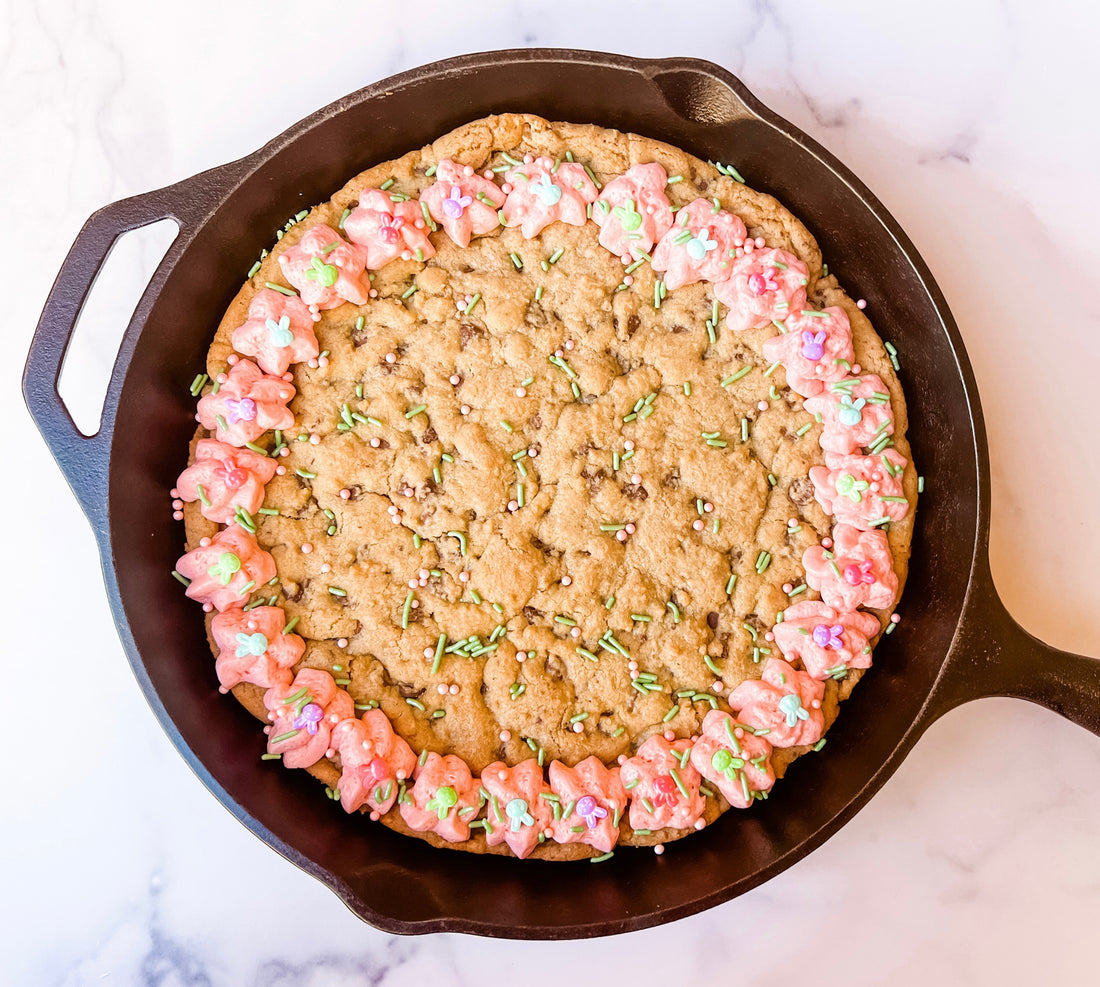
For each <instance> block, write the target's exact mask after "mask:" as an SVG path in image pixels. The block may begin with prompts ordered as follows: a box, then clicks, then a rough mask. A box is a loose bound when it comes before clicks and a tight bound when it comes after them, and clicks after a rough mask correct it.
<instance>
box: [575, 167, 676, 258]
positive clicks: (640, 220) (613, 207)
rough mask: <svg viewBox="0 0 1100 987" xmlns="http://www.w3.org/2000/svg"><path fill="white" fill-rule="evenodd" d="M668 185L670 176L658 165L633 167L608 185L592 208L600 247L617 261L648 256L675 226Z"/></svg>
mask: <svg viewBox="0 0 1100 987" xmlns="http://www.w3.org/2000/svg"><path fill="white" fill-rule="evenodd" d="M667 184H668V173H667V172H666V171H665V169H664V168H662V167H661V166H660V165H659V164H655V163H654V164H637V165H633V166H631V167H630V168H629V169H628V170H627V171H626V173H625V174H622V175H620V176H619V177H618V178H616V179H614V180H613V181H611V182H608V184H607V185H605V186H604V188H603V191H601V192H600V196H599V198H598V199H597V200H596V204H595V206H593V207H592V219H593V221H594V222H595V223H596V225H597V226H599V228H600V246H602V247H605V248H606V249H607V250H610V251H611V252H612V253H613V254H615V255H616V256H617V257H623V258H631V257H632V258H634V259H635V260H637V259H638V257H640V256H641V255H642V254H643V253H649V251H651V250H652V249H653V245H654V244H655V243H656V242H657V241H658V240H660V239H661V237H662V236H663V235H664V234H665V232H666V231H667V230H668V228H669V227H670V226H672V207H671V205H670V204H669V201H668V196H667V195H665V186H666V185H667ZM628 262H629V261H628Z"/></svg>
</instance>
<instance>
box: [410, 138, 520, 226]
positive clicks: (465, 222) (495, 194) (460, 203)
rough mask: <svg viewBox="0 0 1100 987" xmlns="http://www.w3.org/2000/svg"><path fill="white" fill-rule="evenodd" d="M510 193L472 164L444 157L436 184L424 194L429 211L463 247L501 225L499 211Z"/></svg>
mask: <svg viewBox="0 0 1100 987" xmlns="http://www.w3.org/2000/svg"><path fill="white" fill-rule="evenodd" d="M505 198H506V196H505V195H504V193H503V192H502V191H501V189H500V187H499V186H498V185H497V184H496V182H491V181H489V179H487V178H482V177H481V175H479V174H477V173H476V172H475V171H474V169H473V168H471V167H470V166H469V165H466V166H465V167H463V166H462V165H459V164H455V162H453V161H451V160H450V158H444V159H443V160H442V161H440V162H439V164H438V165H437V166H436V169H435V184H434V185H433V186H431V188H428V189H425V190H424V191H423V192H421V193H420V201H421V202H423V203H424V204H425V205H427V207H428V214H429V215H430V216H431V217H432V219H434V220H435V221H436V222H437V223H439V224H440V225H441V226H442V227H443V230H444V232H445V233H446V234H447V236H449V237H450V238H451V239H452V240H454V242H455V243H457V244H458V245H459V246H460V247H467V246H469V244H470V238H471V237H472V236H481V235H482V234H484V233H492V232H493V230H495V229H496V228H497V227H498V226H499V225H500V219H499V218H498V217H497V210H498V209H499V208H500V207H501V206H503V205H504V200H505Z"/></svg>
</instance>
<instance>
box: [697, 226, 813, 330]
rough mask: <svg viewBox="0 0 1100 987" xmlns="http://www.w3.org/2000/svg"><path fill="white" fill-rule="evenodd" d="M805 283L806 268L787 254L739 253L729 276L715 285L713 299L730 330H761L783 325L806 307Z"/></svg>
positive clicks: (768, 251)
mask: <svg viewBox="0 0 1100 987" xmlns="http://www.w3.org/2000/svg"><path fill="white" fill-rule="evenodd" d="M808 280H809V275H808V271H807V268H806V265H805V264H803V263H802V261H800V260H799V259H798V258H797V257H795V255H794V254H792V253H788V252H787V251H786V250H780V249H779V248H776V247H773V248H765V249H762V250H761V249H754V250H752V251H751V252H750V253H745V252H744V251H743V250H741V251H739V252H738V256H737V258H736V259H735V260H734V261H733V263H732V265H731V267H730V276H729V277H728V278H727V279H726V280H724V281H721V282H719V283H718V284H717V285H715V287H714V296H715V297H716V298H717V299H718V300H719V301H720V302H721V303H722V304H723V305H725V306H727V308H728V309H729V311H728V312H727V313H726V325H727V326H728V327H729V328H730V329H735V330H740V329H761V328H763V327H764V326H767V325H771V323H772V322H773V321H774V322H782V321H783V320H784V319H786V318H787V317H788V316H790V315H791V314H792V313H794V312H798V311H799V310H800V309H801V308H802V307H803V306H804V305H805V304H806V285H807V283H808Z"/></svg>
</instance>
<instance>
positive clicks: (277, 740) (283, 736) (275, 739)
mask: <svg viewBox="0 0 1100 987" xmlns="http://www.w3.org/2000/svg"><path fill="white" fill-rule="evenodd" d="M297 736H298V731H297V730H288V731H287V732H286V733H281V734H279V736H278V737H272V738H271V742H272V743H273V744H281V743H282V742H283V741H284V740H290V738H291V737H297Z"/></svg>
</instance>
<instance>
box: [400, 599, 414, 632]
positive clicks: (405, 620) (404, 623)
mask: <svg viewBox="0 0 1100 987" xmlns="http://www.w3.org/2000/svg"><path fill="white" fill-rule="evenodd" d="M412 601H413V591H412V590H411V589H410V590H409V591H408V592H407V593H406V594H405V607H404V609H403V610H402V611H401V629H402V630H408V627H409V609H410V608H411V607H412Z"/></svg>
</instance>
